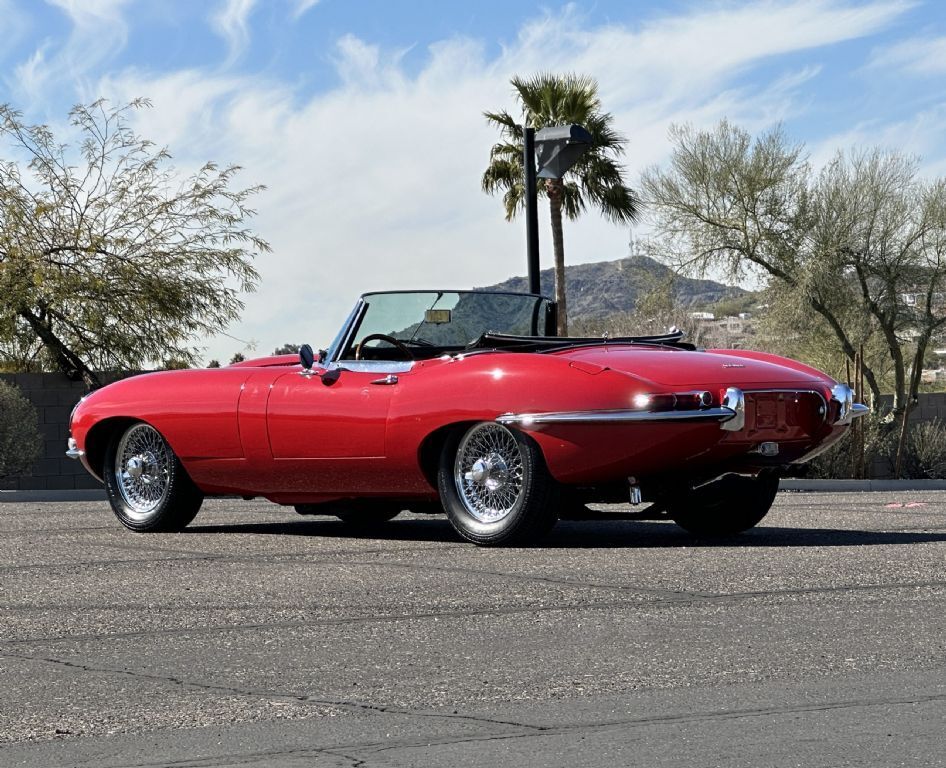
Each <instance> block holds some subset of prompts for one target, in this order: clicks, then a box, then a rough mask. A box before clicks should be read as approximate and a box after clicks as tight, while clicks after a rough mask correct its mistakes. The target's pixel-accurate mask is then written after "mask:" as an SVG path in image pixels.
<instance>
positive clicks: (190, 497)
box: [103, 422, 204, 531]
mask: <svg viewBox="0 0 946 768" xmlns="http://www.w3.org/2000/svg"><path fill="white" fill-rule="evenodd" d="M103 477H104V480H105V490H106V492H107V494H108V500H109V503H110V504H111V505H112V510H113V511H114V512H115V516H116V517H117V518H118V519H119V521H120V522H121V523H122V525H124V526H125V527H126V528H130V529H131V530H133V531H180V530H182V529H183V528H184V527H185V526H186V525H187V524H188V523H189V522H190V521H191V520H193V519H194V517H195V516H196V515H197V512H198V510H199V509H200V505H201V504H202V503H203V500H204V496H203V494H202V493H201V492H200V489H199V488H197V486H196V485H194V482H193V481H192V480H191V479H190V477H188V475H187V472H186V471H185V470H184V467H183V466H182V465H181V462H180V460H179V459H178V458H177V456H175V455H174V451H172V450H171V446H170V445H168V443H167V441H166V440H165V439H164V437H162V436H161V433H160V432H158V431H157V430H156V429H155V428H154V427H152V426H151V425H150V424H144V423H142V422H137V423H135V424H132V425H130V426H129V427H127V428H126V429H125V430H124V431H122V432H118V433H116V434H115V435H113V436H112V439H111V441H110V443H109V446H108V450H107V451H106V453H105V465H104V467H103Z"/></svg>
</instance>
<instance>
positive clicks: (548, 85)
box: [483, 73, 639, 336]
mask: <svg viewBox="0 0 946 768" xmlns="http://www.w3.org/2000/svg"><path fill="white" fill-rule="evenodd" d="M511 82H512V86H513V88H514V93H515V96H516V99H517V100H518V102H519V105H520V107H521V109H522V117H521V118H520V119H519V120H516V119H514V118H513V117H512V115H510V114H509V113H508V112H506V111H505V110H504V111H502V112H485V113H484V114H485V116H486V119H487V120H488V121H489V122H490V123H491V124H492V125H495V126H497V127H498V128H499V130H500V133H501V134H502V140H501V141H500V142H499V143H497V144H495V145H493V148H492V149H491V150H490V153H489V167H487V169H486V171H485V172H484V173H483V191H484V192H487V193H489V194H491V195H492V194H495V193H497V192H500V191H502V192H503V203H504V204H505V206H506V220H507V221H509V220H512V219H513V218H515V216H516V213H517V212H519V211H520V210H522V209H524V208H525V177H524V174H523V162H522V142H523V131H522V127H523V124H526V125H528V126H530V127H532V128H536V129H539V128H546V127H548V126H552V125H568V124H571V123H577V124H578V125H581V126H583V127H584V128H585V129H586V130H587V131H588V132H589V133H590V134H591V137H592V143H591V146H590V147H589V148H588V150H587V151H586V152H585V153H584V154H583V155H582V156H581V158H580V159H579V160H578V162H577V163H575V165H574V166H572V168H571V170H569V171H568V172H567V173H566V174H565V178H564V179H545V180H544V181H545V184H541V183H540V184H539V194H544V195H545V196H546V197H548V199H549V209H550V212H551V224H552V247H553V250H554V256H555V300H556V302H557V303H558V333H559V335H560V336H565V335H567V333H568V313H567V308H566V303H565V243H564V239H563V237H562V213H563V212H564V214H565V215H566V216H567V217H568V218H569V219H577V218H578V216H579V215H581V214H582V213H583V212H584V210H585V209H586V208H587V207H588V205H589V204H592V205H594V206H595V207H597V208H598V210H600V211H601V213H603V214H604V215H605V216H606V217H607V218H608V219H610V220H611V221H614V222H615V223H618V224H623V223H630V222H632V221H634V220H635V219H636V218H637V215H638V211H639V200H638V198H637V197H636V195H635V194H634V192H633V191H632V190H631V188H630V187H628V186H627V185H626V184H625V183H624V177H623V167H622V166H621V165H620V164H619V163H618V162H617V158H619V157H621V156H622V155H623V154H624V144H625V142H626V139H625V138H624V137H623V136H622V135H621V134H619V133H617V132H616V131H615V130H614V129H613V128H612V127H611V123H612V120H613V118H612V116H611V115H610V114H609V113H607V112H602V111H601V102H600V100H599V99H598V83H597V82H596V81H595V80H594V79H593V78H590V77H584V76H580V75H574V74H568V75H554V74H551V73H541V74H538V75H536V76H535V77H532V78H528V79H523V78H520V77H514V78H513V79H512V81H511ZM540 181H542V180H541V179H540Z"/></svg>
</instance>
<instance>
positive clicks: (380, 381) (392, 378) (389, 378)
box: [371, 373, 397, 384]
mask: <svg viewBox="0 0 946 768" xmlns="http://www.w3.org/2000/svg"><path fill="white" fill-rule="evenodd" d="M371 383H372V384H397V376H395V375H394V374H393V373H389V374H388V375H387V376H385V377H384V378H381V379H375V380H374V381H372V382H371Z"/></svg>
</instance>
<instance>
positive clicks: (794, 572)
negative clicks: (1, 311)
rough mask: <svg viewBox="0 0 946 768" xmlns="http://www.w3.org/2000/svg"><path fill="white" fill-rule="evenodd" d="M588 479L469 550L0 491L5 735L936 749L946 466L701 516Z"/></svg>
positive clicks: (508, 751) (0, 677) (258, 518)
mask: <svg viewBox="0 0 946 768" xmlns="http://www.w3.org/2000/svg"><path fill="white" fill-rule="evenodd" d="M910 503H916V504H918V506H906V504H910ZM891 504H900V505H901V506H897V507H891V506H888V505H891ZM601 509H602V510H605V509H606V510H607V511H606V513H605V514H601V515H598V516H591V518H592V519H587V520H582V521H563V522H560V523H559V524H558V526H556V528H555V530H554V531H553V532H552V534H551V536H550V537H549V538H548V539H547V540H546V541H545V542H543V543H542V544H541V545H540V546H536V547H531V548H522V549H489V550H486V549H479V548H476V547H474V546H472V545H469V544H465V543H461V542H459V541H458V540H457V539H456V537H455V536H454V535H453V533H452V532H451V530H450V528H449V526H448V524H447V523H446V521H445V519H443V518H441V517H423V516H415V515H410V514H406V513H402V515H401V516H400V517H398V518H397V519H396V520H394V521H392V522H391V523H388V524H386V525H383V526H381V527H379V528H377V529H376V530H375V531H373V532H370V533H361V534H359V533H355V532H352V531H351V529H349V528H346V527H345V526H344V525H343V524H341V523H340V522H338V521H336V520H334V519H328V518H301V517H299V516H297V515H295V513H294V512H293V511H292V510H291V509H285V508H280V507H277V506H274V505H271V504H268V503H265V502H245V501H236V500H213V501H208V502H207V503H205V505H204V508H203V510H202V511H201V513H200V514H199V515H198V517H197V519H196V520H195V521H194V523H193V524H192V525H191V527H190V528H188V530H187V531H186V532H184V533H180V534H146V535H143V534H133V533H131V532H129V531H126V530H124V529H123V528H121V526H120V525H119V524H118V523H117V522H116V521H114V519H113V518H112V516H111V513H110V511H109V510H108V508H107V504H106V503H105V502H104V501H102V502H101V503H97V502H76V503H37V502H27V503H3V504H0V534H2V535H0V681H2V685H0V765H2V766H43V767H44V768H47V767H48V768H53V767H54V766H79V765H89V766H97V767H99V766H101V767H103V768H108V767H114V766H180V767H184V766H194V767H195V768H196V767H201V768H203V767H207V768H210V767H211V766H212V767H214V768H216V767H218V766H279V767H290V766H415V765H416V766H430V765H450V766H474V765H484V766H485V765H488V766H495V765H530V766H532V765H536V766H538V765H542V766H573V765H583V766H588V765H593V766H594V765H601V766H605V765H608V766H612V765H647V766H692V765H707V766H710V765H727V766H729V765H731V766H747V767H748V766H752V768H757V767H758V766H779V767H780V768H782V767H783V766H794V765H797V766H806V767H809V766H893V765H923V766H936V765H946V674H944V666H946V662H944V659H946V610H944V609H946V492H937V491H930V492H915V491H914V492H902V493H845V494H828V493H786V492H783V493H780V494H779V496H778V498H777V500H776V503H775V506H774V508H773V511H772V512H771V513H770V515H769V516H768V517H766V519H765V520H763V522H762V523H761V524H760V526H759V527H758V528H756V529H754V530H753V531H751V532H749V533H747V534H744V535H742V536H739V537H733V538H730V539H725V540H722V541H705V540H699V539H695V538H693V537H691V536H689V535H687V534H686V533H684V532H683V531H681V530H680V529H678V528H676V526H674V525H673V524H672V523H669V522H663V521H654V522H643V521H636V520H630V519H626V518H622V516H621V514H613V513H614V512H615V511H617V512H618V513H620V512H621V511H622V508H618V507H611V508H601ZM623 511H627V510H626V509H625V510H623Z"/></svg>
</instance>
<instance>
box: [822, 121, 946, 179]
mask: <svg viewBox="0 0 946 768" xmlns="http://www.w3.org/2000/svg"><path fill="white" fill-rule="evenodd" d="M944 135H946V104H939V105H935V106H933V107H931V108H929V109H924V110H921V111H919V112H917V113H916V114H914V115H910V116H907V117H904V118H903V119H900V120H894V121H893V122H885V121H883V120H881V119H880V118H876V119H873V120H869V121H864V122H860V123H858V124H856V125H854V126H853V127H851V128H849V129H848V130H846V131H843V132H840V133H837V134H834V135H832V136H828V137H826V138H824V139H822V140H821V141H819V142H818V143H817V144H816V145H815V146H814V147H812V153H811V157H812V163H813V164H814V165H815V166H816V167H820V166H822V165H824V164H826V163H827V162H828V161H829V160H830V159H831V158H832V157H833V156H834V153H835V151H836V150H837V149H838V148H839V147H849V148H860V149H866V148H868V147H881V148H883V149H888V150H892V151H896V152H902V153H904V154H907V155H915V156H917V157H919V158H920V173H921V174H922V175H924V176H927V177H935V176H946V155H944V154H943V141H942V137H943V136H944Z"/></svg>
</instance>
